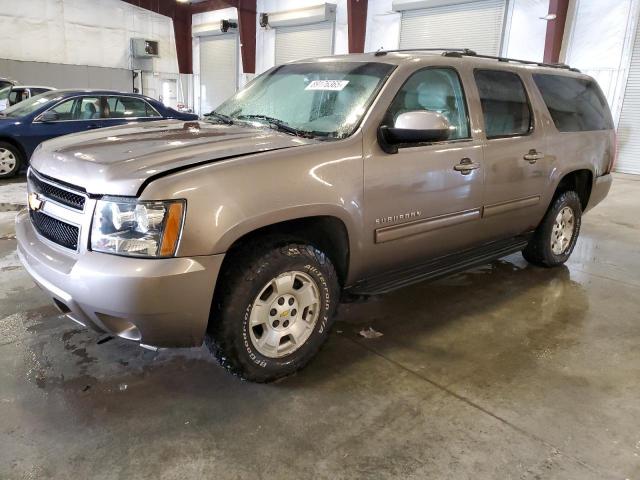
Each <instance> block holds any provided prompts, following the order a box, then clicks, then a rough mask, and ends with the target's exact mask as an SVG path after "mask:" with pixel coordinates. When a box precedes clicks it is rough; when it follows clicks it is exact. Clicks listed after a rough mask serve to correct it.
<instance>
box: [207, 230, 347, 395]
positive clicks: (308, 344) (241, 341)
mask: <svg viewBox="0 0 640 480" xmlns="http://www.w3.org/2000/svg"><path fill="white" fill-rule="evenodd" d="M230 261H232V262H233V263H232V264H231V266H230V267H229V268H228V269H227V270H226V272H224V273H223V275H222V276H221V278H220V279H219V284H220V288H219V289H217V291H216V297H217V298H216V299H214V305H213V309H212V318H211V320H210V322H209V329H208V332H207V335H206V337H205V343H206V345H207V347H208V348H209V350H210V351H211V352H212V353H213V355H214V356H215V357H216V359H217V360H218V362H219V363H220V364H221V365H222V366H223V367H225V368H226V369H228V370H229V371H230V372H231V373H233V374H235V375H238V376H240V377H242V378H244V379H246V380H250V381H253V382H260V383H264V382H271V381H274V380H277V379H279V378H282V377H285V376H288V375H291V374H293V373H294V372H296V371H297V370H299V369H301V368H302V367H304V366H305V365H306V364H307V363H308V362H309V361H310V360H311V358H313V356H314V355H315V354H316V353H317V352H318V350H319V349H320V347H321V346H322V344H323V343H324V342H325V340H326V339H327V337H328V335H329V330H330V328H331V325H332V324H333V317H334V312H335V310H336V306H337V302H338V299H339V292H340V288H339V283H338V279H337V275H336V271H335V269H334V267H333V264H332V263H331V260H330V259H329V257H327V256H326V255H325V254H324V253H323V252H321V251H320V250H318V249H317V248H315V247H312V246H310V245H306V244H303V243H286V244H282V243H280V244H279V245H274V244H273V243H272V244H271V246H268V245H267V246H265V244H264V242H263V243H262V244H258V243H254V244H252V245H249V246H248V247H247V248H244V249H243V250H242V251H241V252H238V254H236V255H233V257H232V258H231V259H230ZM274 282H275V283H274ZM289 287H291V288H289ZM303 287H304V289H305V290H303ZM296 288H297V289H296ZM314 289H315V290H314ZM287 295H288V296H287ZM280 298H282V299H283V303H282V304H280V303H279V302H280ZM292 299H293V300H292ZM308 299H312V300H311V301H313V302H315V303H312V304H309V306H307V305H306V304H307V303H308V302H309V300H308ZM294 302H295V303H294ZM289 307H291V308H290V309H289ZM296 307H298V309H297V310H296ZM303 309H304V310H303ZM274 313H275V315H273V314H274ZM264 319H266V321H264V322H263V323H259V322H261V321H262V320H264ZM314 319H315V321H314ZM280 322H282V323H280ZM289 322H290V323H289ZM258 323H259V324H258ZM287 324H288V325H287ZM287 332H291V333H289V334H287ZM294 332H296V333H295V335H294ZM300 332H302V333H300ZM307 334H308V337H307V338H304V336H305V335H307ZM278 335H281V336H280V337H278ZM296 335H298V336H297V341H296V342H294V341H293V340H294V339H295V338H296Z"/></svg>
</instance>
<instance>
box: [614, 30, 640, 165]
mask: <svg viewBox="0 0 640 480" xmlns="http://www.w3.org/2000/svg"><path fill="white" fill-rule="evenodd" d="M618 148H619V154H618V161H617V162H616V165H615V170H616V171H617V172H624V173H636V174H640V28H639V29H638V31H637V33H636V39H635V42H634V45H633V55H632V57H631V65H630V67H629V76H628V77H627V87H626V89H625V92H624V100H623V101H622V111H621V113H620V122H619V123H618Z"/></svg>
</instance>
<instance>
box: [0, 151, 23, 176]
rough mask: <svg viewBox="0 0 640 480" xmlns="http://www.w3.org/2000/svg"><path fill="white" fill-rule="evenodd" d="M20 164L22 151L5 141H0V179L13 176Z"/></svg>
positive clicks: (18, 169)
mask: <svg viewBox="0 0 640 480" xmlns="http://www.w3.org/2000/svg"><path fill="white" fill-rule="evenodd" d="M21 166H22V153H20V150H18V149H17V148H16V147H14V146H13V145H11V144H10V143H7V142H0V179H2V178H11V177H13V176H15V175H16V174H17V173H18V172H19V171H20V167H21Z"/></svg>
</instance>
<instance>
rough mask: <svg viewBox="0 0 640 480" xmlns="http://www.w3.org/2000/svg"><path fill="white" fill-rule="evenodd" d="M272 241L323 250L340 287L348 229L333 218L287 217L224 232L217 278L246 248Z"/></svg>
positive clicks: (344, 276) (343, 278)
mask: <svg viewBox="0 0 640 480" xmlns="http://www.w3.org/2000/svg"><path fill="white" fill-rule="evenodd" d="M267 238H271V239H274V241H281V242H285V241H287V240H288V239H289V240H295V241H304V242H307V243H309V244H310V245H313V246H314V247H316V248H318V249H320V250H321V251H323V252H324V253H325V254H326V255H327V256H328V257H329V258H330V259H331V262H332V263H333V265H334V267H335V269H336V273H337V274H338V278H339V280H340V283H341V285H344V284H345V282H346V281H347V277H348V274H349V261H350V255H351V245H350V239H351V236H350V235H349V229H348V227H347V224H346V223H345V222H344V220H343V219H342V218H340V217H338V216H336V215H331V214H325V215H312V216H299V217H293V218H287V219H284V220H279V221H275V222H272V223H264V224H262V225H260V226H255V227H254V228H246V227H245V228H242V227H241V226H239V227H238V228H235V229H233V232H228V233H227V234H226V235H225V236H224V237H223V238H222V239H221V240H220V242H218V245H219V247H218V248H220V247H224V249H225V251H226V255H225V260H224V261H223V264H222V267H221V272H220V275H221V274H222V273H223V272H224V270H225V268H228V267H229V265H230V264H231V263H232V262H233V258H234V257H235V256H236V255H238V254H239V252H241V251H242V250H243V248H245V247H246V246H247V245H249V244H252V243H254V244H255V243H258V242H260V241H261V240H263V239H267Z"/></svg>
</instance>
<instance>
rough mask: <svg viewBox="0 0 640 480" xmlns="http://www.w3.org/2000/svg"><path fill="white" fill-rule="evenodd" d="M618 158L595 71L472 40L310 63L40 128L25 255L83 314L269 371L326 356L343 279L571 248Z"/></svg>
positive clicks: (376, 280) (64, 303)
mask: <svg viewBox="0 0 640 480" xmlns="http://www.w3.org/2000/svg"><path fill="white" fill-rule="evenodd" d="M614 157H615V133H614V128H613V123H612V119H611V114H610V112H609V109H608V107H607V103H606V101H605V99H604V97H603V95H602V93H601V91H600V89H599V87H598V86H597V84H596V82H595V81H594V80H593V79H591V78H590V77H588V76H586V75H582V74H580V73H579V72H578V71H575V70H572V69H570V68H569V67H567V66H563V65H543V64H534V63H531V62H523V61H517V60H512V59H505V58H497V57H488V56H482V55H478V54H475V53H474V52H472V51H469V50H452V51H394V52H391V51H386V52H385V51H382V52H377V53H375V54H363V55H347V56H338V57H328V58H318V59H314V60H304V61H298V62H294V63H288V64H285V65H282V66H278V67H274V68H272V69H271V70H269V71H267V72H266V73H264V74H262V75H260V76H259V77H257V78H256V79H255V80H254V81H253V82H251V83H250V84H248V85H247V86H246V87H245V88H244V89H242V90H241V91H239V92H238V93H237V94H236V95H234V96H233V97H232V98H230V99H229V100H227V101H226V102H224V103H223V104H222V105H221V106H220V107H219V108H218V109H217V110H216V111H215V112H211V113H210V114H209V115H208V116H206V119H205V120H204V121H199V122H183V121H160V122H153V123H145V124H132V125H127V126H121V127H114V128H108V129H103V130H98V131H92V132H87V133H81V134H75V135H69V136H66V137H62V138H58V139H55V140H51V141H48V142H45V143H44V144H42V146H41V147H39V148H38V150H37V151H36V152H35V154H34V155H33V157H32V160H31V168H30V170H29V173H28V187H29V208H28V209H27V210H25V211H23V212H21V213H20V214H19V215H18V217H17V220H16V232H17V238H18V253H19V256H20V259H21V261H22V263H23V264H24V266H25V268H26V269H27V270H28V272H29V273H30V274H31V276H32V277H33V279H34V280H35V281H36V283H37V284H39V285H40V286H41V287H42V288H43V289H44V290H45V291H46V292H47V293H48V294H49V295H50V296H51V297H52V299H53V301H54V302H55V304H56V305H57V306H58V308H59V309H60V310H61V311H62V312H63V313H65V314H66V315H67V316H68V317H69V318H71V319H72V320H75V321H76V322H78V323H81V324H83V325H86V326H90V327H92V328H94V329H96V330H98V331H100V332H108V333H110V334H112V335H118V336H120V337H123V338H126V339H129V340H133V341H136V342H139V343H141V344H144V345H152V346H156V347H190V346H199V345H201V344H202V343H203V341H204V342H205V343H206V344H207V345H208V347H209V348H210V349H211V351H212V352H213V354H214V355H215V356H216V357H217V359H218V360H219V361H220V363H221V364H222V365H223V366H225V367H226V368H228V369H229V370H230V371H232V372H233V373H235V374H238V375H240V376H242V377H244V378H246V379H250V380H253V381H258V382H265V381H270V380H274V379H276V378H279V377H282V376H285V375H288V374H291V373H293V372H295V371H296V370H298V369H299V368H301V367H302V366H304V365H305V364H306V363H307V362H308V361H309V360H310V359H311V358H312V357H313V356H314V355H315V354H316V352H317V351H318V349H319V348H320V346H321V345H322V343H323V342H324V341H325V340H326V338H327V336H328V333H329V329H330V327H331V323H332V317H333V315H334V312H335V309H336V306H337V305H338V303H339V302H340V300H341V298H344V297H345V296H356V295H357V296H361V295H372V294H380V293H384V292H388V291H390V290H393V289H397V288H400V287H403V286H405V285H408V284H411V283H414V282H420V281H424V280H427V279H433V278H436V277H440V276H443V275H447V274H449V273H452V272H456V271H460V270H464V269H468V268H470V267H473V266H475V265H478V264H482V263H486V262H489V261H491V260H493V259H496V258H498V257H501V256H504V255H507V254H511V253H513V252H517V251H522V252H523V254H524V256H525V258H526V259H527V260H528V261H530V262H532V263H534V264H537V265H543V266H546V267H552V266H554V265H559V264H562V263H563V262H565V261H566V260H567V258H568V257H569V255H570V254H571V252H572V250H573V248H574V246H575V244H576V240H577V238H578V233H579V231H580V219H581V216H582V214H583V213H584V212H586V211H588V210H589V209H591V208H593V206H594V205H596V204H598V203H599V202H600V201H601V200H602V199H603V198H604V197H605V196H606V195H607V193H608V191H609V188H610V186H611V175H610V174H609V173H610V171H611V167H612V164H613V162H614Z"/></svg>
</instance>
